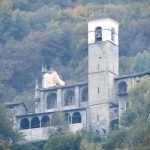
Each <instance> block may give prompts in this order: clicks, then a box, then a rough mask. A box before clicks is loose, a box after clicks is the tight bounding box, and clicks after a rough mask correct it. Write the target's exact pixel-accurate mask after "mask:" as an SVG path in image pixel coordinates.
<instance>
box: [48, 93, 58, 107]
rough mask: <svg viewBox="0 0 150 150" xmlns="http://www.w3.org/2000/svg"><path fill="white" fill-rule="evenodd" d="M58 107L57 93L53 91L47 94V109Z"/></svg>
mask: <svg viewBox="0 0 150 150" xmlns="http://www.w3.org/2000/svg"><path fill="white" fill-rule="evenodd" d="M52 108H57V95H56V93H51V94H50V95H48V96H47V109H52Z"/></svg>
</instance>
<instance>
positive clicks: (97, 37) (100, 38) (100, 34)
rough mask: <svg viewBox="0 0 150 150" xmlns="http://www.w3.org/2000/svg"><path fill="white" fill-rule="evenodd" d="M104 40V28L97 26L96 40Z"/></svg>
mask: <svg viewBox="0 0 150 150" xmlns="http://www.w3.org/2000/svg"><path fill="white" fill-rule="evenodd" d="M98 41H102V28H101V27H96V29H95V42H98Z"/></svg>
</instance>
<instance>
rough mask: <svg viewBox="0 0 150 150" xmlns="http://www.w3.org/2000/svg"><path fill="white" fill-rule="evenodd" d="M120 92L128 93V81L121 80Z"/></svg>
mask: <svg viewBox="0 0 150 150" xmlns="http://www.w3.org/2000/svg"><path fill="white" fill-rule="evenodd" d="M118 93H127V83H126V82H124V81H121V82H120V83H119V84H118Z"/></svg>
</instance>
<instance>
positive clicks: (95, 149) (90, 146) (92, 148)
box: [80, 139, 103, 150]
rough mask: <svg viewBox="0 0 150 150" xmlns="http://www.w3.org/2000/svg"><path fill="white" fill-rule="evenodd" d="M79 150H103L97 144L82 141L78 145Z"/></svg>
mask: <svg viewBox="0 0 150 150" xmlns="http://www.w3.org/2000/svg"><path fill="white" fill-rule="evenodd" d="M80 150H103V149H102V148H101V146H100V145H99V144H94V143H89V141H87V140H85V139H83V140H82V142H81V144H80Z"/></svg>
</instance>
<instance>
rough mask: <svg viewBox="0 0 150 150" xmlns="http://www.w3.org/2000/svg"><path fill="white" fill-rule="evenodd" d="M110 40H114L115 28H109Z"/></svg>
mask: <svg viewBox="0 0 150 150" xmlns="http://www.w3.org/2000/svg"><path fill="white" fill-rule="evenodd" d="M111 41H113V42H115V29H114V28H111Z"/></svg>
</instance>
